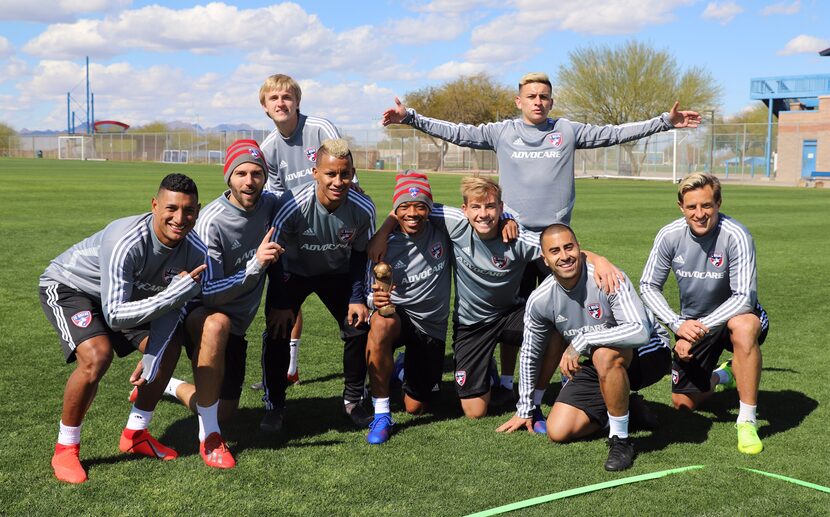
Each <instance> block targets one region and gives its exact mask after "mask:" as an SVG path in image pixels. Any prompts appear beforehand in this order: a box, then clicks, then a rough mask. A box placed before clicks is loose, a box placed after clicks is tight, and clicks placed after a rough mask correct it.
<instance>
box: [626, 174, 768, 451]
mask: <svg viewBox="0 0 830 517" xmlns="http://www.w3.org/2000/svg"><path fill="white" fill-rule="evenodd" d="M677 200H678V201H677V204H678V206H679V207H680V211H681V213H682V214H683V217H682V218H681V219H677V220H676V221H674V222H672V223H669V224H668V225H666V226H664V227H663V228H662V229H661V230H660V231H659V232H658V233H657V237H655V238H654V247H653V248H652V250H651V254H650V255H649V258H648V261H647V262H646V266H645V269H644V270H643V276H642V278H641V279H640V292H641V293H642V295H643V301H645V303H646V304H647V305H648V306H649V307H650V308H651V310H653V311H654V314H655V315H656V316H657V317H658V318H659V319H660V320H661V321H662V322H663V323H665V324H666V325H668V327H669V328H670V329H671V330H672V331H674V334H675V337H676V343H675V347H674V353H675V357H674V362H673V364H672V402H673V403H674V406H675V407H676V408H678V409H687V410H694V409H696V408H697V407H698V405H699V404H700V403H701V402H703V401H704V400H706V399H707V398H708V397H709V396H710V395H711V394H712V392H713V391H714V389H715V387H716V386H717V385H718V384H722V385H723V386H725V387H733V386H735V385H736V384H737V388H738V399H739V404H740V409H739V412H738V421H737V423H736V428H737V431H738V450H739V451H741V452H743V453H745V454H758V453H759V452H761V451H762V450H763V448H764V446H763V444H762V443H761V440H760V438H758V432H757V429H756V426H757V424H756V414H755V413H756V407H757V404H758V384H759V382H760V380H761V348H760V345H761V343H763V342H764V339H765V338H766V336H767V331H768V329H769V319H768V318H767V313H766V312H765V311H764V308H763V307H761V304H760V303H758V285H757V278H756V275H757V273H756V267H755V244H754V243H753V241H752V235H750V233H749V231H748V230H747V229H746V227H744V226H743V225H742V224H741V223H739V222H738V221H736V220H734V219H732V218H731V217H728V216H726V215H724V214H721V213H720V205H721V188H720V181H718V179H717V178H716V177H715V176H712V175H710V174H702V173H696V174H692V175H690V176H688V177H686V178H685V179H683V181H681V182H680V186H679V187H678V191H677ZM672 270H674V275H675V277H676V279H677V286H678V290H679V291H680V314H677V313H675V312H674V310H672V308H671V307H670V306H669V304H668V302H667V301H666V299H665V297H664V296H663V292H662V291H663V284H664V283H665V282H666V279H667V278H668V276H669V272H671V271H672ZM724 350H728V351H732V352H734V357H733V359H732V364H731V365H730V363H729V362H726V363H724V364H722V365H721V367H720V368H717V369H716V368H715V367H716V365H717V364H718V361H719V359H720V355H721V353H722V352H723V351H724ZM733 368H734V373H733Z"/></svg>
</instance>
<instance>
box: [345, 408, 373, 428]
mask: <svg viewBox="0 0 830 517" xmlns="http://www.w3.org/2000/svg"><path fill="white" fill-rule="evenodd" d="M343 411H345V412H346V415H347V416H348V417H349V420H351V421H352V423H353V424H354V425H355V426H357V427H358V428H359V429H366V428H367V427H369V424H371V423H372V420H374V418H375V417H374V416H372V415H370V414H369V411H367V410H366V406H365V405H364V404H363V402H349V403H348V404H344V405H343Z"/></svg>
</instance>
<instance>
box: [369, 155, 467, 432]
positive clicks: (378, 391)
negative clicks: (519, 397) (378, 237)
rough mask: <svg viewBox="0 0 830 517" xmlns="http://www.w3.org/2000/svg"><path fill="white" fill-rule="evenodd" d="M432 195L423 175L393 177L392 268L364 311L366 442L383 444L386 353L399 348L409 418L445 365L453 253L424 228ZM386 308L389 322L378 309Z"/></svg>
mask: <svg viewBox="0 0 830 517" xmlns="http://www.w3.org/2000/svg"><path fill="white" fill-rule="evenodd" d="M431 210H432V189H431V188H430V185H429V180H428V179H427V177H426V176H425V175H423V174H418V173H416V172H411V171H407V172H406V173H404V174H399V175H398V176H397V178H396V185H395V191H394V194H393V196H392V211H393V213H394V214H395V217H396V218H397V220H398V225H399V228H398V230H396V231H394V232H392V234H391V235H390V236H389V239H388V241H387V251H386V261H387V262H388V264H389V266H390V267H391V268H392V286H393V290H392V291H391V292H385V291H384V290H382V289H381V287H380V286H379V285H378V284H377V283H375V284H373V285H372V289H373V293H372V295H371V296H370V299H369V306H370V307H373V308H374V309H376V310H375V311H373V312H372V316H371V319H370V330H369V339H368V344H367V347H366V362H367V364H368V369H369V379H370V381H371V388H372V404H373V406H374V409H375V416H374V420H373V421H372V423H371V424H370V426H369V434H368V435H367V437H366V440H367V441H368V442H369V443H372V444H378V443H384V442H386V441H387V440H388V439H389V435H390V433H391V431H392V427H393V425H394V423H393V421H392V416H391V413H390V411H389V381H390V377H391V374H392V370H393V363H392V353H393V351H394V349H395V348H397V347H399V346H402V345H403V346H405V347H406V351H405V354H404V363H403V365H404V379H403V391H404V405H405V406H406V411H407V412H408V413H410V414H413V415H418V414H421V413H423V412H424V410H425V409H426V408H427V407H428V404H429V402H430V401H431V399H432V398H433V397H434V395H435V394H436V393H437V388H438V386H439V385H440V382H441V373H442V367H443V363H444V349H445V346H446V344H445V339H446V336H447V318H448V317H449V313H450V278H451V268H452V262H451V260H452V251H451V244H450V242H449V237H448V236H447V234H446V233H445V232H444V231H443V230H442V229H440V228H437V227H436V226H435V225H433V224H430V222H429V220H428V217H429V213H430V211H431ZM390 302H391V303H392V304H393V305H394V307H395V310H394V312H393V313H392V314H391V315H389V316H384V315H381V313H380V312H379V310H381V309H383V307H385V306H388V305H389V304H390Z"/></svg>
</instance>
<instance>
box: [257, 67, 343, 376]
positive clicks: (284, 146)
mask: <svg viewBox="0 0 830 517" xmlns="http://www.w3.org/2000/svg"><path fill="white" fill-rule="evenodd" d="M302 97H303V91H302V89H301V88H300V85H299V83H297V81H295V80H294V79H293V78H292V77H290V76H287V75H283V74H275V75H272V76H269V77H268V78H267V79H266V80H265V82H264V83H263V84H262V86H261V87H260V89H259V103H260V104H261V105H262V109H263V110H265V114H266V115H267V116H268V118H270V119H271V120H273V121H274V125H275V126H276V127H275V128H274V130H273V131H272V132H271V134H269V135H268V136H267V137H265V140H263V141H262V145H261V147H262V151H263V153H265V161H266V162H267V163H268V171H266V172H267V176H268V177H267V179H268V181H267V184H266V189H267V190H270V191H272V192H274V193H276V194H277V195H281V194H282V193H284V192H286V191H287V190H291V189H294V188H297V187H299V186H302V185H305V184H306V183H313V182H314V177H313V175H312V173H311V171H312V169H313V168H314V165H315V163H316V161H317V149H318V148H319V147H320V144H322V143H323V141H324V140H329V139H336V138H340V132H339V131H338V130H337V128H336V127H335V126H334V124H332V123H331V122H329V121H328V120H326V119H324V118H321V117H314V116H311V115H304V114H302V113H300V100H302ZM302 332H303V317H302V312H299V313H297V320H296V323H295V324H294V328H293V329H292V331H291V360H290V361H289V363H288V370H287V371H286V375H287V376H288V381H289V382H291V383H296V382H298V381H299V380H300V373H299V365H298V362H299V350H300V342H301V338H302Z"/></svg>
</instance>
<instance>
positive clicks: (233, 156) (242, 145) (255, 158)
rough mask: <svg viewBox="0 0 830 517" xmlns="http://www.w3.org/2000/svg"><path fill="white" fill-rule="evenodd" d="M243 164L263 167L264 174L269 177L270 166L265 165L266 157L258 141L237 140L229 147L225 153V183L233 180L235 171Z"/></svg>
mask: <svg viewBox="0 0 830 517" xmlns="http://www.w3.org/2000/svg"><path fill="white" fill-rule="evenodd" d="M243 163H255V164H257V165H259V166H260V167H262V172H264V173H265V176H266V177H267V176H268V165H267V164H266V163H265V156H263V155H262V149H260V148H259V145H258V144H257V143H256V140H237V141H236V142H234V143H232V144H231V145H229V146H228V150H227V151H225V168H224V170H223V171H222V173H223V174H224V176H225V183H228V181H230V179H231V173H232V172H233V170H234V169H236V168H237V167H239V166H240V165H242V164H243Z"/></svg>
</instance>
